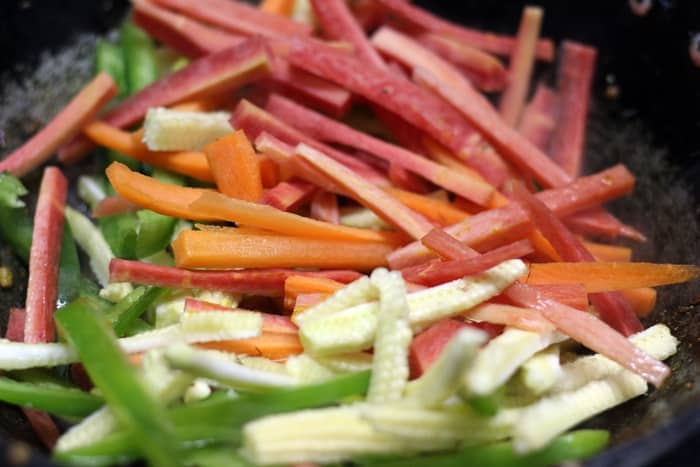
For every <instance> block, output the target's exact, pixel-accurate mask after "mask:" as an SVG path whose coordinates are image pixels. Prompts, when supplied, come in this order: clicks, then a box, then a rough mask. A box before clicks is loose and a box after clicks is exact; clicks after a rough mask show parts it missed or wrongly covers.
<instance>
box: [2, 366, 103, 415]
mask: <svg viewBox="0 0 700 467" xmlns="http://www.w3.org/2000/svg"><path fill="white" fill-rule="evenodd" d="M0 400H2V401H3V402H7V403H10V404H16V405H21V406H22V407H30V408H33V409H39V410H43V411H45V412H49V413H52V414H54V415H59V416H64V417H84V416H86V415H89V414H90V413H92V412H94V411H95V410H97V409H99V408H100V406H101V405H102V404H103V401H102V399H100V398H99V397H97V396H94V395H92V394H88V393H86V392H83V391H81V390H79V389H72V388H66V387H60V386H58V385H47V384H35V383H26V382H20V381H15V380H13V379H10V378H6V377H4V376H2V377H0Z"/></svg>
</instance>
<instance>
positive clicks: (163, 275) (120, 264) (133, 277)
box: [109, 259, 362, 297]
mask: <svg viewBox="0 0 700 467" xmlns="http://www.w3.org/2000/svg"><path fill="white" fill-rule="evenodd" d="M292 275H302V276H303V275H309V276H315V277H327V278H329V279H333V280H336V281H338V282H342V283H345V284H346V283H349V282H352V281H354V280H355V279H358V278H360V277H361V276H362V274H360V273H359V272H355V271H349V270H335V271H333V270H331V271H323V272H308V271H296V270H293V269H258V270H243V271H190V270H187V269H179V268H174V267H170V266H159V265H156V264H150V263H143V262H140V261H131V260H125V259H113V260H112V261H111V262H110V264H109V279H110V281H111V282H134V283H136V284H144V285H154V286H159V287H182V288H192V289H205V290H223V291H226V292H233V293H245V294H250V295H264V296H269V297H281V296H283V295H284V281H285V280H286V279H287V277H289V276H292Z"/></svg>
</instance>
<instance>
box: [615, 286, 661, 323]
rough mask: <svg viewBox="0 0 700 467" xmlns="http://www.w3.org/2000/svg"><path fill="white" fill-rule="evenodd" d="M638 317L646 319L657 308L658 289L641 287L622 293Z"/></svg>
mask: <svg viewBox="0 0 700 467" xmlns="http://www.w3.org/2000/svg"><path fill="white" fill-rule="evenodd" d="M621 293H622V295H624V297H625V299H626V300H627V301H628V302H629V304H630V306H631V307H632V309H633V310H634V312H635V313H637V316H639V317H640V318H644V317H646V316H649V313H651V311H652V310H653V309H654V307H655V306H656V289H654V288H651V287H639V288H638V289H627V290H622V291H621Z"/></svg>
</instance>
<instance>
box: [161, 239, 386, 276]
mask: <svg viewBox="0 0 700 467" xmlns="http://www.w3.org/2000/svg"><path fill="white" fill-rule="evenodd" d="M172 248H173V253H174V256H175V264H176V265H177V267H180V268H210V269H231V268H268V267H273V268H275V267H282V268H284V267H290V268H292V267H312V268H322V269H333V268H348V269H358V270H369V269H373V268H375V267H379V266H384V265H386V255H387V254H388V253H389V252H391V250H392V248H391V246H389V245H387V244H386V243H361V242H352V241H342V240H321V239H308V238H300V237H283V236H274V235H245V234H232V233H222V232H212V231H195V230H185V231H182V232H180V234H179V235H178V237H177V238H176V239H175V241H173V243H172Z"/></svg>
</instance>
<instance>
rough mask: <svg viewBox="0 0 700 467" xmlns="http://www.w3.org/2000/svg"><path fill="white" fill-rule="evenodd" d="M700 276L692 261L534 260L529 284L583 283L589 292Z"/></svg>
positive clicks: (677, 281) (664, 282) (673, 281)
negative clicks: (595, 261) (678, 262)
mask: <svg viewBox="0 0 700 467" xmlns="http://www.w3.org/2000/svg"><path fill="white" fill-rule="evenodd" d="M697 277H700V267H698V266H695V265H692V264H656V263H629V262H609V263H600V262H598V263H591V262H580V263H564V262H562V263H533V264H531V265H530V272H529V273H528V276H527V279H526V282H527V283H528V284H583V285H585V286H586V291H587V292H588V293H596V292H608V291H613V290H623V289H636V288H639V287H658V286H661V285H669V284H677V283H680V282H687V281H689V280H692V279H695V278H697Z"/></svg>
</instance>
